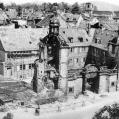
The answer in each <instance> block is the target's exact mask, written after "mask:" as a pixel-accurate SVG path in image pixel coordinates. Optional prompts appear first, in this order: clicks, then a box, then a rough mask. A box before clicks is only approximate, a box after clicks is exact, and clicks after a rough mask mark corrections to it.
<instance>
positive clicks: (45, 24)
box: [36, 14, 70, 28]
mask: <svg viewBox="0 0 119 119" xmlns="http://www.w3.org/2000/svg"><path fill="white" fill-rule="evenodd" d="M53 17H54V15H53V14H49V15H47V16H46V17H45V18H44V19H42V20H41V21H40V22H38V23H37V24H36V26H39V27H48V26H49V22H50V19H52V18H53ZM56 18H57V19H58V20H59V22H60V27H65V28H66V27H70V25H69V24H68V23H66V21H65V19H64V17H63V16H62V15H60V14H58V15H57V17H56Z"/></svg>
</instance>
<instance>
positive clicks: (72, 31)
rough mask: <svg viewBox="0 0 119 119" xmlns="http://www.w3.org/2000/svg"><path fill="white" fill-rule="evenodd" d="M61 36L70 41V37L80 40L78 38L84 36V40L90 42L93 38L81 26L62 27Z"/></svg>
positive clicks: (76, 40) (75, 40)
mask: <svg viewBox="0 0 119 119" xmlns="http://www.w3.org/2000/svg"><path fill="white" fill-rule="evenodd" d="M59 37H60V38H61V39H64V40H65V41H66V42H68V43H69V40H68V39H69V37H72V38H73V42H79V40H78V38H81V37H82V38H83V42H90V41H91V40H92V38H91V37H90V36H88V34H87V32H86V31H85V30H84V29H80V28H61V29H60V31H59Z"/></svg>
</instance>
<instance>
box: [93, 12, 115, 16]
mask: <svg viewBox="0 0 119 119" xmlns="http://www.w3.org/2000/svg"><path fill="white" fill-rule="evenodd" d="M93 14H94V15H99V16H100V15H112V14H113V13H112V12H111V11H93Z"/></svg>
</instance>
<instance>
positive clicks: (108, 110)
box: [92, 103, 119, 119]
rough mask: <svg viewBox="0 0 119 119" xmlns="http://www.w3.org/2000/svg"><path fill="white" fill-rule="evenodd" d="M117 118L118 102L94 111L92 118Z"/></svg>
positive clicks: (118, 115) (118, 112)
mask: <svg viewBox="0 0 119 119" xmlns="http://www.w3.org/2000/svg"><path fill="white" fill-rule="evenodd" d="M118 118H119V104H117V103H116V104H113V105H110V106H104V107H103V108H101V109H100V110H99V111H98V112H96V113H95V115H94V117H93V118H92V119H118Z"/></svg>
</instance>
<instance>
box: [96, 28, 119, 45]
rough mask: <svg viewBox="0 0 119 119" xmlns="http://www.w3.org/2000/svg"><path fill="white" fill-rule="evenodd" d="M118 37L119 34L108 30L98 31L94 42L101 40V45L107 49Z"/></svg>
mask: <svg viewBox="0 0 119 119" xmlns="http://www.w3.org/2000/svg"><path fill="white" fill-rule="evenodd" d="M117 37H118V33H117V32H115V31H111V30H107V29H103V30H101V29H96V30H95V34H94V40H95V39H99V40H101V44H102V45H104V46H105V47H106V46H107V44H108V42H109V41H111V40H113V39H114V38H117Z"/></svg>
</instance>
